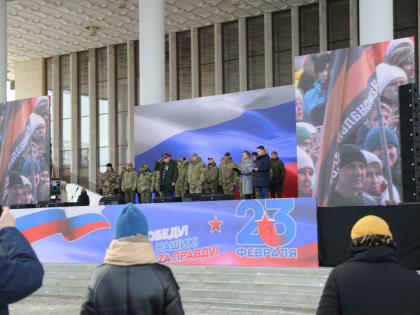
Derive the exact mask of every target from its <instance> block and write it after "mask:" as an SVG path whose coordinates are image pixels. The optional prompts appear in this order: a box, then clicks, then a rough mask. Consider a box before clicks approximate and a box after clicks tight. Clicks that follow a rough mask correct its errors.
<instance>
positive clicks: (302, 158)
mask: <svg viewBox="0 0 420 315" xmlns="http://www.w3.org/2000/svg"><path fill="white" fill-rule="evenodd" d="M297 163H298V164H297V166H298V170H300V169H303V168H306V167H308V168H311V169H312V170H313V171H315V167H314V162H313V161H312V159H311V157H310V156H309V154H308V153H306V152H305V151H304V150H302V149H301V148H299V147H298V148H297Z"/></svg>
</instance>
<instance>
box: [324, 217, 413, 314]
mask: <svg viewBox="0 0 420 315" xmlns="http://www.w3.org/2000/svg"><path fill="white" fill-rule="evenodd" d="M395 251H396V244H395V242H394V238H393V235H392V234H391V231H390V229H389V226H388V224H387V223H386V222H385V220H383V219H382V218H380V217H377V216H374V215H368V216H365V217H363V218H361V219H360V220H359V221H357V222H356V224H355V225H354V226H353V228H352V230H351V247H350V251H349V258H348V259H347V260H346V261H345V262H344V263H342V264H341V265H339V266H338V267H337V268H335V269H334V270H333V271H332V272H331V273H330V276H329V277H328V280H327V283H326V284H325V287H324V292H323V293H322V297H321V301H320V302H319V307H318V311H317V313H316V314H317V315H373V314H381V315H395V314H401V315H402V314H407V315H408V314H413V315H414V314H420V299H419V292H420V277H419V275H418V274H417V272H416V271H415V270H411V269H408V268H406V267H404V266H402V265H401V263H400V262H399V261H398V259H397V258H396V257H395Z"/></svg>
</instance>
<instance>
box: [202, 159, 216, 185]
mask: <svg viewBox="0 0 420 315" xmlns="http://www.w3.org/2000/svg"><path fill="white" fill-rule="evenodd" d="M205 178H206V184H210V185H217V183H218V181H219V169H218V168H217V166H216V164H209V165H208V166H207V168H206V170H205Z"/></svg>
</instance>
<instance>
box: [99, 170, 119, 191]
mask: <svg viewBox="0 0 420 315" xmlns="http://www.w3.org/2000/svg"><path fill="white" fill-rule="evenodd" d="M99 188H100V189H102V194H103V195H104V196H105V197H107V196H113V195H114V189H116V188H119V186H118V174H117V172H115V171H114V170H111V171H110V172H105V173H102V175H101V182H100V185H99Z"/></svg>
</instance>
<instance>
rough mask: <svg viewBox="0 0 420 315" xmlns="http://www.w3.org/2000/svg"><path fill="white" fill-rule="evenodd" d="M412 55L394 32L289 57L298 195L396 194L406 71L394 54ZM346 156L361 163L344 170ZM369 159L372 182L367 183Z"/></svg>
mask: <svg viewBox="0 0 420 315" xmlns="http://www.w3.org/2000/svg"><path fill="white" fill-rule="evenodd" d="M401 54H403V55H401ZM413 55H414V38H402V39H397V40H392V41H387V42H383V43H375V44H370V45H364V46H357V47H350V48H345V49H339V50H334V51H331V52H321V53H317V54H312V55H306V56H300V57H296V60H295V65H296V69H295V71H296V81H295V88H296V109H297V110H296V113H297V114H296V121H297V123H298V125H297V145H298V147H299V148H300V149H301V150H300V149H299V150H298V154H299V157H298V160H299V161H300V162H299V164H300V165H298V174H301V176H299V175H298V180H299V183H298V187H299V197H309V196H314V197H316V198H317V204H318V205H319V206H321V205H322V206H331V205H335V206H357V205H375V204H380V205H385V204H386V203H387V202H390V201H393V202H397V203H398V202H400V201H401V198H400V196H401V186H402V185H401V178H402V177H401V166H400V160H399V150H400V140H399V134H400V130H399V113H398V102H399V101H398V86H399V85H401V84H406V83H407V82H408V81H409V80H411V77H410V73H408V72H406V70H405V69H404V67H402V65H401V64H400V63H398V60H405V62H407V63H409V64H413V65H414V59H413V57H412V56H413ZM305 69H314V72H313V73H312V72H310V71H308V70H305ZM300 104H301V105H300ZM299 106H301V107H300V111H299ZM299 112H300V113H301V114H300V116H299V115H298V113H299ZM302 112H303V113H302ZM344 145H347V146H345V147H344ZM348 145H350V146H348ZM340 150H344V151H345V152H347V153H348V155H347V156H340ZM372 161H374V162H372ZM354 162H361V163H362V164H363V165H362V166H361V168H362V170H360V172H359V171H357V170H356V171H352V170H350V169H349V170H348V172H347V173H346V172H345V166H347V165H348V167H351V166H355V165H354ZM369 163H376V164H375V165H377V166H375V167H379V170H376V172H377V173H378V174H379V175H380V179H379V181H380V182H379V183H378V184H377V183H375V185H373V184H372V185H370V184H369V183H368V182H367V181H368V179H367V177H368V175H369V174H370V173H371V172H372V169H370V171H369V170H368V168H369ZM372 167H373V166H372ZM369 172H370V173H369Z"/></svg>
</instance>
